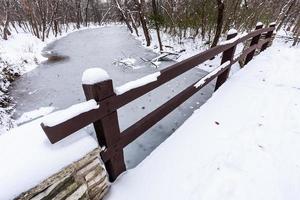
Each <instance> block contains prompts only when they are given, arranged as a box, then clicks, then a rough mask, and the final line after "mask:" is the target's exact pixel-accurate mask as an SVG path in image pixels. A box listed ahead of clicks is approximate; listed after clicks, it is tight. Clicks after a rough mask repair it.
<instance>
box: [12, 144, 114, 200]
mask: <svg viewBox="0 0 300 200" xmlns="http://www.w3.org/2000/svg"><path fill="white" fill-rule="evenodd" d="M108 189H109V181H108V176H107V172H106V170H105V168H104V165H103V163H102V161H101V159H100V149H98V148H97V149H95V150H93V151H92V152H90V153H89V154H87V155H86V156H85V157H84V158H82V159H81V160H79V161H77V162H74V163H73V164H71V165H69V166H67V167H65V168H64V169H62V170H61V171H60V172H58V173H57V174H54V175H53V176H51V177H49V178H48V179H46V180H44V181H43V182H42V183H40V184H39V185H37V186H36V187H34V188H32V189H30V190H28V191H26V192H24V193H22V194H21V195H20V196H18V197H17V198H15V199H18V200H49V199H53V200H61V199H66V200H76V199H80V200H84V199H92V200H93V199H97V200H101V199H102V198H103V196H104V195H105V194H106V192H107V190H108Z"/></svg>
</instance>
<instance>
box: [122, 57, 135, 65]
mask: <svg viewBox="0 0 300 200" xmlns="http://www.w3.org/2000/svg"><path fill="white" fill-rule="evenodd" d="M120 62H121V63H123V64H125V65H128V66H133V65H134V64H135V63H136V59H134V58H124V59H122V60H120Z"/></svg>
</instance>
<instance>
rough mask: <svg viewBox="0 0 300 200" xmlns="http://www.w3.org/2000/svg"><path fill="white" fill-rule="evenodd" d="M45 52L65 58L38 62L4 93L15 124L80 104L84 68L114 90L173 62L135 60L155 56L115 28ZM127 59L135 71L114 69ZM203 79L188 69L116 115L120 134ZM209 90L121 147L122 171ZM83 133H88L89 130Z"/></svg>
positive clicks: (78, 35)
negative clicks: (99, 73) (103, 74)
mask: <svg viewBox="0 0 300 200" xmlns="http://www.w3.org/2000/svg"><path fill="white" fill-rule="evenodd" d="M47 48H48V50H54V51H56V52H58V53H59V54H61V55H64V56H65V57H66V59H64V60H62V61H57V62H45V63H42V64H40V66H39V67H38V68H36V69H35V70H33V71H31V72H29V73H27V74H25V75H23V76H22V77H21V78H19V79H18V80H16V81H15V82H14V83H13V85H12V88H11V92H10V93H11V95H12V96H13V97H14V99H15V101H16V103H17V105H16V112H15V115H14V118H15V119H18V118H20V117H21V116H22V115H23V114H24V113H27V112H30V111H33V110H37V109H39V108H41V107H45V108H48V107H50V108H52V107H53V108H55V109H63V108H66V107H69V106H70V105H72V104H75V103H79V102H83V101H84V100H85V97H84V94H83V90H82V88H81V76H82V73H83V71H84V70H85V69H87V68H90V67H101V68H103V69H105V70H106V71H107V72H108V73H109V75H110V77H111V78H112V80H113V83H114V86H119V85H122V84H124V83H126V82H128V81H131V80H135V79H137V78H140V77H143V76H145V75H147V74H150V73H154V72H156V71H159V70H161V69H163V68H165V67H167V66H169V65H171V64H173V63H174V62H172V61H168V62H164V63H163V64H162V65H161V67H160V68H159V69H156V68H154V67H153V66H151V65H150V64H149V63H147V62H144V61H143V60H142V59H141V58H143V59H152V58H154V57H156V56H157V55H156V54H155V53H153V52H152V51H150V50H148V49H146V48H144V47H143V46H142V45H141V44H140V42H139V41H137V40H136V39H134V37H133V36H131V35H130V34H129V33H128V31H127V30H126V28H125V27H121V26H111V27H103V28H97V29H88V30H82V31H78V32H74V33H72V34H69V35H68V36H66V37H64V38H62V39H60V40H58V41H56V42H54V43H52V44H51V45H49V46H48V47H47ZM129 57H130V58H133V59H135V60H136V61H137V62H136V63H135V66H136V67H134V68H131V67H126V66H123V65H118V64H115V61H117V60H120V59H125V58H129ZM205 74H207V73H206V72H205V71H202V70H200V69H193V70H190V71H189V72H186V73H185V74H183V75H181V76H180V77H178V78H176V79H174V80H172V81H170V82H168V83H166V84H164V85H163V86H162V87H160V88H158V89H156V90H154V91H152V92H150V93H148V94H146V95H144V96H143V97H141V98H139V99H137V100H135V101H134V102H132V103H130V104H128V105H126V106H125V107H123V108H122V109H120V110H118V115H119V120H120V127H121V130H124V129H125V128H127V127H128V126H129V125H131V124H132V123H134V122H135V121H137V120H139V119H140V118H141V117H143V116H145V115H146V114H147V113H149V112H150V111H152V110H153V109H155V108H157V107H158V106H159V105H161V104H162V103H163V102H165V101H166V100H168V99H170V98H172V97H173V96H174V95H176V94H178V93H179V92H180V91H182V89H184V88H186V87H187V86H189V85H191V84H192V83H193V82H195V81H196V80H198V79H199V78H201V77H203V76H204V75H205ZM212 91H213V85H212V84H210V85H208V86H206V87H205V88H204V89H202V90H201V91H200V92H198V93H197V94H196V95H194V96H193V97H191V98H190V99H189V100H188V101H186V102H185V103H184V104H182V105H181V106H179V107H178V108H177V109H176V110H174V111H173V112H172V113H171V114H169V115H168V116H167V117H166V118H164V119H163V120H161V121H160V122H159V123H157V124H156V125H155V126H153V127H152V128H151V129H150V130H148V131H147V133H146V134H144V135H143V136H141V137H139V138H138V139H137V140H136V141H134V142H133V143H132V144H130V145H129V146H128V147H126V149H125V159H126V164H127V167H128V168H132V167H134V166H135V165H137V164H138V163H139V162H140V161H141V160H143V159H144V158H145V157H146V156H147V155H148V154H149V153H151V151H152V150H153V149H154V148H155V147H157V146H158V145H159V144H160V143H161V142H163V141H164V140H165V139H166V138H167V137H168V136H169V135H171V134H172V133H173V132H174V131H175V130H176V129H177V128H178V127H179V126H180V125H181V124H182V123H183V122H184V121H185V120H186V119H187V118H188V117H189V116H190V115H191V114H192V113H193V111H194V110H195V109H197V108H198V107H199V106H201V105H202V104H203V103H204V102H205V101H206V100H207V99H208V98H209V97H210V96H211V94H212ZM85 130H86V131H88V132H90V133H91V134H93V129H92V127H88V128H86V129H85Z"/></svg>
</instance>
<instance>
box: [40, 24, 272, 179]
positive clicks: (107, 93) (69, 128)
mask: <svg viewBox="0 0 300 200" xmlns="http://www.w3.org/2000/svg"><path fill="white" fill-rule="evenodd" d="M274 29H275V24H272V25H270V26H269V27H268V28H263V27H262V25H258V26H256V29H255V30H254V31H253V32H251V33H249V34H247V35H244V36H238V35H237V33H236V32H234V33H231V34H229V35H227V41H226V42H225V43H223V44H222V45H219V46H216V47H214V48H211V49H209V50H207V51H204V52H202V53H199V54H197V55H195V56H193V57H191V58H189V59H186V60H184V61H181V62H179V63H176V64H174V65H172V66H170V67H167V68H165V69H163V70H161V71H160V75H159V76H158V77H157V80H156V81H153V82H150V83H148V84H145V85H142V86H140V87H137V88H134V89H131V90H129V91H127V92H125V93H122V94H120V95H116V94H115V92H114V88H113V83H112V80H105V81H102V82H99V83H96V84H93V85H87V84H84V85H83V89H84V93H85V95H86V99H87V100H90V99H94V100H96V101H97V102H98V103H99V104H100V106H99V108H97V109H92V110H90V111H88V112H84V113H81V114H79V115H77V116H74V117H72V118H71V119H69V120H66V121H64V122H62V123H60V124H57V125H55V126H46V125H45V124H43V123H42V124H41V126H42V128H43V130H44V131H45V133H46V135H47V137H48V138H49V140H50V141H51V143H55V142H58V141H60V140H62V139H63V138H65V137H67V136H68V135H70V134H72V133H74V132H75V131H77V130H79V129H81V128H83V127H85V126H87V125H89V124H90V123H93V124H94V128H95V132H96V135H97V139H98V142H99V145H100V146H101V147H103V148H104V151H102V153H101V157H102V160H103V162H104V164H105V166H106V169H107V171H108V173H109V176H110V180H111V181H114V180H115V179H116V178H117V177H118V175H120V174H121V173H122V172H124V171H125V170H126V167H125V162H124V155H123V148H124V147H125V146H127V145H128V144H130V143H131V142H132V141H134V140H135V139H136V138H137V137H139V136H140V135H142V134H143V133H144V132H145V131H146V130H148V129H149V128H150V127H152V126H153V125H154V124H156V123H157V122H158V121H160V120H161V119H162V118H164V117H165V116H166V115H168V114H169V113H170V112H171V111H173V110H174V109H175V108H176V107H178V106H179V105H180V104H181V103H183V102H184V101H186V100H187V99H188V98H189V97H191V96H192V95H193V94H195V93H196V92H198V91H199V90H200V89H201V88H203V87H204V86H205V85H207V84H208V83H210V82H211V81H212V80H214V79H215V78H217V82H216V87H215V90H217V89H218V88H219V87H220V86H221V85H222V84H223V83H224V82H225V81H226V80H227V78H228V75H229V71H230V67H231V66H232V65H233V64H234V63H236V62H238V61H240V60H241V59H244V60H245V64H247V63H248V62H249V61H251V59H252V58H253V56H254V54H255V51H259V52H261V51H263V50H265V49H266V48H267V47H268V45H269V43H270V42H271V38H272V34H273V31H274ZM262 34H264V38H261V35H262ZM249 39H251V42H250V46H249V47H248V48H246V49H244V51H243V52H242V53H241V54H240V55H239V56H238V57H237V58H234V54H235V49H236V46H237V44H239V43H241V42H245V41H247V40H249ZM220 53H223V55H222V60H221V65H220V67H218V68H217V69H216V70H214V71H212V72H211V73H209V74H208V75H206V76H205V77H203V78H201V79H199V81H197V82H195V83H194V84H192V85H191V86H189V87H188V88H186V89H185V90H183V91H182V92H181V93H179V94H177V95H176V96H174V97H173V98H172V99H170V100H168V101H167V102H166V103H164V104H163V105H161V106H160V107H158V108H157V109H155V110H154V111H152V112H151V113H149V114H148V115H146V116H145V117H143V118H142V119H140V120H139V121H138V122H136V123H135V124H133V125H131V126H130V127H128V128H127V129H126V130H124V131H123V132H120V128H119V122H118V117H117V109H119V108H121V107H122V106H124V105H126V104H128V103H130V102H131V101H133V100H135V99H137V98H139V97H141V96H143V95H144V94H146V93H148V92H150V91H152V90H153V89H155V88H157V87H159V86H161V85H162V84H164V83H166V82H168V81H170V80H172V79H174V78H176V77H177V76H179V75H181V74H182V73H184V72H186V71H188V70H190V69H192V68H194V67H195V66H197V65H199V64H201V63H203V62H205V61H207V60H209V59H211V58H213V57H215V56H216V55H218V54H220Z"/></svg>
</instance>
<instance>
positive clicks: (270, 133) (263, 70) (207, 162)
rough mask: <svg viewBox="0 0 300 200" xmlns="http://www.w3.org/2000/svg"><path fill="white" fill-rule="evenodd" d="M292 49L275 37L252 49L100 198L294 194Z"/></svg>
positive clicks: (298, 137) (296, 94) (225, 199)
mask: <svg viewBox="0 0 300 200" xmlns="http://www.w3.org/2000/svg"><path fill="white" fill-rule="evenodd" d="M299 55H300V49H299V48H298V49H297V48H288V47H286V46H283V45H278V46H273V47H271V49H268V50H266V51H264V52H262V53H261V54H260V55H259V56H257V57H255V58H254V59H253V60H252V61H251V62H250V63H249V64H248V65H246V66H245V67H244V68H243V69H242V70H240V71H239V72H237V73H236V74H234V75H233V76H232V77H231V78H230V79H229V80H228V81H227V82H226V83H225V84H223V85H222V86H221V88H220V89H219V90H218V91H217V92H216V93H215V94H214V95H213V97H212V98H211V99H210V100H208V102H207V103H206V104H204V105H203V106H202V107H201V108H200V109H199V110H197V111H196V112H195V113H194V114H193V115H192V116H191V117H190V118H189V119H188V120H187V121H186V122H185V123H184V124H183V125H182V126H181V127H180V128H179V129H178V130H177V131H176V132H175V133H174V134H173V135H172V136H170V137H169V138H168V139H167V140H166V141H165V142H164V143H163V144H161V145H160V146H159V147H158V148H157V149H155V150H154V151H153V152H152V154H151V155H150V156H148V157H147V158H146V159H145V160H144V161H143V162H142V163H141V164H140V165H138V166H137V167H136V168H134V169H132V170H130V171H128V172H127V173H124V174H123V175H122V176H121V177H120V178H119V179H118V180H117V181H116V182H115V183H114V184H113V185H112V187H111V190H110V192H109V195H108V196H107V197H106V198H105V200H120V199H123V200H129V199H130V200H140V199H143V200H152V199H157V200H165V199H172V200H182V199H187V200H199V199H205V200H219V199H222V200H241V199H243V200H252V199H272V200H285V199H295V200H296V199H298V198H299V196H300V190H299V188H300V179H299V177H300V170H299V165H300V157H299V155H298V154H297V152H300V134H299V133H300V123H299V119H300V104H299V102H300V89H299V88H300V80H299V74H300V68H299V67H298V63H299V62H300V57H299Z"/></svg>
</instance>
